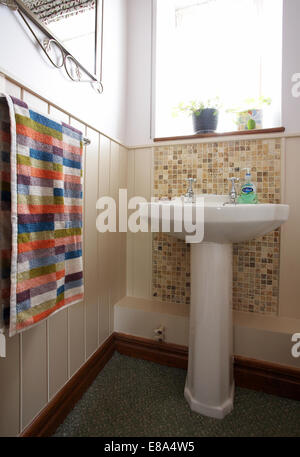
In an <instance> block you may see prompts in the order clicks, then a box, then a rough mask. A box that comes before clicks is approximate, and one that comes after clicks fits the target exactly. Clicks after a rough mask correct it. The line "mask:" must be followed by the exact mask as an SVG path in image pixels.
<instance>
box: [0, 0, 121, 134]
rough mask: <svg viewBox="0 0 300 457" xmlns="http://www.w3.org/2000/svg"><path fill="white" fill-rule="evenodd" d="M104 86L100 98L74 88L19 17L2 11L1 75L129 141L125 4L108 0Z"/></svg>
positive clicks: (80, 85) (84, 88)
mask: <svg viewBox="0 0 300 457" xmlns="http://www.w3.org/2000/svg"><path fill="white" fill-rule="evenodd" d="M103 33H104V44H103V46H104V48H103V84H104V88H105V90H104V93H103V94H102V95H98V94H97V93H96V92H95V91H94V90H93V89H92V87H91V86H90V84H85V83H74V82H73V81H71V80H70V79H69V78H68V77H67V76H66V74H65V72H64V70H57V69H56V68H55V67H53V66H52V65H51V64H50V63H49V61H48V59H47V58H46V57H44V56H43V55H42V52H41V51H40V49H39V47H38V45H37V44H36V42H35V39H34V38H33V36H32V34H31V32H30V31H29V30H28V29H27V27H26V26H25V24H24V23H23V21H22V19H21V18H20V17H19V15H18V14H17V13H16V12H13V11H10V10H9V9H8V8H7V7H5V6H3V5H0V43H1V46H0V71H2V72H4V73H7V74H9V75H11V76H12V77H15V79H16V80H17V81H21V82H22V83H23V84H24V85H25V86H27V87H29V88H30V89H32V90H33V91H35V92H37V93H39V94H40V95H41V96H43V97H45V98H46V99H48V100H50V101H51V102H53V103H54V104H56V105H57V106H60V107H62V108H63V109H65V110H66V111H68V112H71V113H72V114H73V115H74V116H76V117H79V118H80V119H83V120H84V121H85V122H86V123H87V124H90V125H91V126H93V127H95V128H97V129H98V130H100V131H101V132H105V134H106V135H108V136H110V137H112V138H114V139H117V140H120V141H121V142H124V141H125V129H126V123H125V118H126V115H125V114H126V113H125V111H126V101H127V100H126V85H127V2H126V0H109V1H106V2H105V9H104V31H103Z"/></svg>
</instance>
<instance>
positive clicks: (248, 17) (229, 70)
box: [154, 0, 282, 137]
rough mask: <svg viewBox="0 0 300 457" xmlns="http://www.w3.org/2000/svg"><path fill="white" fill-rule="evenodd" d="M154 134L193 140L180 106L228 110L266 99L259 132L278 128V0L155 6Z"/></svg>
mask: <svg viewBox="0 0 300 457" xmlns="http://www.w3.org/2000/svg"><path fill="white" fill-rule="evenodd" d="M156 5H157V7H156V49H155V56H156V62H155V103H154V106H155V136H156V137H163V136H171V135H187V134H192V133H193V129H192V122H191V119H190V118H189V117H188V116H187V115H186V114H180V115H178V116H176V117H174V115H173V113H174V108H175V107H176V106H177V105H178V104H179V103H182V102H183V103H187V102H189V101H190V100H195V99H196V100H203V101H206V100H207V99H212V98H215V97H219V98H220V99H221V103H222V109H221V112H220V118H219V124H218V131H220V132H224V131H232V130H236V128H237V127H236V124H235V123H234V117H233V116H232V114H230V113H228V110H230V109H234V108H236V107H238V106H241V105H242V104H243V102H244V101H245V99H249V98H255V99H257V98H259V97H265V98H271V99H272V103H271V105H270V107H268V108H267V109H265V110H264V125H263V127H265V128H267V127H275V126H280V125H281V113H280V108H281V54H282V52H281V50H282V0H198V1H197V0H156Z"/></svg>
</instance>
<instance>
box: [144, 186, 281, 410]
mask: <svg viewBox="0 0 300 457" xmlns="http://www.w3.org/2000/svg"><path fill="white" fill-rule="evenodd" d="M201 197H203V198H204V200H202V203H201V204H202V205H204V238H203V241H202V242H200V243H191V311H190V334H189V361H188V374H187V379H186V385H185V391H184V394H185V398H186V400H187V401H188V403H189V405H190V408H191V409H192V410H193V411H196V412H198V413H200V414H204V415H206V416H210V417H214V418H218V419H222V418H224V417H225V415H226V414H228V413H229V412H230V411H231V410H232V409H233V398H234V379H233V330H232V243H236V242H240V241H247V240H251V239H253V238H255V237H257V236H261V235H265V234H266V233H268V232H271V231H272V230H274V229H276V228H278V227H279V226H280V225H281V224H282V223H284V222H285V221H286V220H287V219H288V214H289V207H288V206H287V205H275V204H258V205H241V204H238V205H233V204H226V202H227V201H228V197H227V196H216V195H205V196H201ZM224 203H225V205H224ZM179 204H181V205H182V202H181V201H180V200H176V199H175V200H171V201H158V202H151V203H148V204H147V212H146V213H145V214H144V216H143V217H145V218H147V219H148V221H149V220H150V219H152V223H153V222H154V223H155V222H157V223H160V224H161V223H162V222H164V217H165V216H164V211H163V207H165V206H166V205H170V207H171V208H170V209H171V211H170V213H171V230H170V232H169V235H171V236H176V237H177V238H181V239H185V236H186V235H187V233H185V231H184V229H183V230H182V232H179V233H178V232H175V231H174V230H173V229H172V222H174V220H175V217H176V216H174V215H175V213H176V211H174V208H176V205H179ZM197 204H198V203H188V202H184V203H183V207H184V206H188V205H190V206H191V205H192V206H193V207H194V209H195V207H196V206H197ZM151 207H152V212H153V210H154V213H155V212H156V215H153V214H152V218H151V214H150V209H151ZM155 210H157V211H155ZM177 214H178V212H177ZM155 219H157V220H156V221H155Z"/></svg>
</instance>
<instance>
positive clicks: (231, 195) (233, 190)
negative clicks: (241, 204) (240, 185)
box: [228, 177, 240, 205]
mask: <svg viewBox="0 0 300 457" xmlns="http://www.w3.org/2000/svg"><path fill="white" fill-rule="evenodd" d="M239 180H240V178H235V177H232V178H228V181H231V190H230V192H229V198H230V202H229V203H231V204H234V205H236V199H237V196H238V192H237V190H236V187H235V183H236V182H239Z"/></svg>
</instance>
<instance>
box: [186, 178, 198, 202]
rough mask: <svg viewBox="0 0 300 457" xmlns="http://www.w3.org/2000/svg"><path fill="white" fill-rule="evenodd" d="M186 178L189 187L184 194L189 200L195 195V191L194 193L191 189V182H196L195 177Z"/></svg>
mask: <svg viewBox="0 0 300 457" xmlns="http://www.w3.org/2000/svg"><path fill="white" fill-rule="evenodd" d="M186 180H187V182H188V183H189V187H188V190H187V193H186V194H185V197H186V198H188V199H189V200H190V201H193V200H194V197H195V193H194V190H193V183H194V182H196V181H197V179H195V178H187V179H186Z"/></svg>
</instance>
